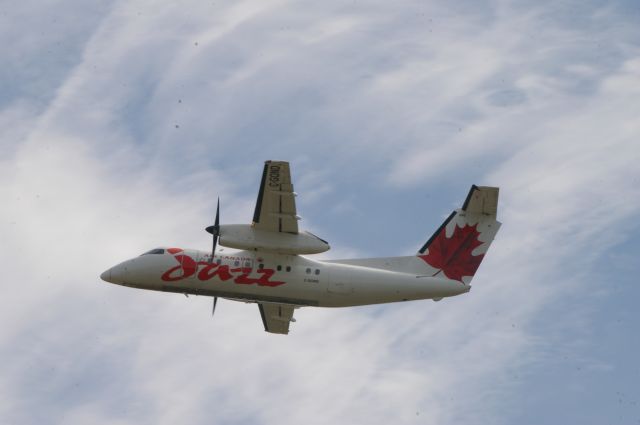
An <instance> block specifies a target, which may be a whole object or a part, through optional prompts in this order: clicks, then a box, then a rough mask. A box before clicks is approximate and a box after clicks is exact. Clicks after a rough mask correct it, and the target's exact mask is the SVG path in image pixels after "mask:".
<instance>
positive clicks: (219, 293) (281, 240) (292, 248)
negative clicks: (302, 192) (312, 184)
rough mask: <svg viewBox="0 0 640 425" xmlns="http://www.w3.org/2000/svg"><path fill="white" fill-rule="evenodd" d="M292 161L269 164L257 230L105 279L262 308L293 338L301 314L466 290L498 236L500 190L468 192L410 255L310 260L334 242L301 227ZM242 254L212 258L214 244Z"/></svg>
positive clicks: (265, 318)
mask: <svg viewBox="0 0 640 425" xmlns="http://www.w3.org/2000/svg"><path fill="white" fill-rule="evenodd" d="M296 196H297V194H296V193H295V192H294V191H293V184H292V180H291V172H290V167H289V163H288V162H286V161H266V162H265V164H264V170H263V173H262V180H261V182H260V190H259V192H258V199H257V202H256V206H255V212H254V216H253V223H252V224H228V225H226V224H225V225H221V224H220V199H218V204H217V207H216V215H215V219H214V224H213V225H211V226H209V227H207V228H206V229H205V230H206V231H207V232H208V233H210V234H211V235H212V236H213V246H212V249H211V251H210V252H209V251H206V252H205V251H199V250H194V249H182V248H173V247H165V248H155V249H152V250H150V251H148V252H145V253H144V254H142V255H140V256H139V257H136V258H133V259H130V260H127V261H124V262H123V263H120V264H118V265H116V266H114V267H111V268H110V269H108V270H106V271H105V272H104V273H102V274H101V276H100V277H101V278H102V280H104V281H106V282H109V283H113V284H117V285H122V286H128V287H132V288H139V289H148V290H153V291H164V292H175V293H182V294H185V295H186V296H188V295H189V294H194V295H204V296H211V297H213V309H212V314H213V313H215V309H216V305H217V302H218V298H224V299H229V300H234V301H241V302H246V303H256V304H257V305H258V308H259V311H260V316H261V318H262V323H263V325H264V330H265V331H266V332H270V333H274V334H288V333H289V325H290V323H291V322H295V319H294V317H293V314H294V310H295V309H297V308H300V307H351V306H361V305H369V304H382V303H393V302H399V301H410V300H423V299H432V300H434V301H440V300H441V299H443V298H445V297H453V296H456V295H461V294H465V293H467V292H469V290H470V289H471V286H470V283H471V280H472V279H473V277H474V275H475V274H476V271H477V270H478V267H479V266H480V263H481V262H482V260H483V258H484V256H485V254H486V252H487V250H488V249H489V246H490V245H491V242H492V241H493V239H494V237H495V236H496V233H497V232H498V230H499V229H500V225H501V223H500V222H498V221H497V220H496V217H497V207H498V188H497V187H487V186H475V185H473V186H471V189H470V191H469V193H468V195H467V197H466V199H465V201H464V203H463V205H462V208H459V209H456V210H454V211H453V212H452V213H451V214H450V215H449V216H448V217H447V218H446V220H445V221H444V222H443V223H442V225H441V226H440V227H438V229H437V230H436V231H435V233H434V234H433V235H432V236H431V237H430V238H429V239H428V240H427V241H426V242H425V244H424V245H423V246H422V247H421V248H420V249H419V250H418V252H417V253H416V254H415V255H413V256H399V257H388V258H363V259H345V260H325V261H319V260H315V259H312V258H309V257H307V255H311V254H319V253H322V252H326V251H328V250H329V249H330V246H329V243H328V242H327V241H325V240H323V239H321V238H319V237H318V236H316V235H314V234H313V233H311V232H308V231H304V230H301V229H299V227H298V221H299V220H300V217H299V216H298V215H297V209H296V202H295V199H296ZM218 244H219V245H221V246H224V247H227V248H234V249H238V250H240V251H237V252H233V253H228V254H227V253H223V252H222V251H221V252H218V253H217V252H216V248H217V245H218Z"/></svg>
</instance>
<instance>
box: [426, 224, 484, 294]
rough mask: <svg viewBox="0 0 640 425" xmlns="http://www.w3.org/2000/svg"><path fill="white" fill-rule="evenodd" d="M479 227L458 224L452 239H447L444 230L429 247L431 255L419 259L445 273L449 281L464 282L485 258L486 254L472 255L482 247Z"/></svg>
mask: <svg viewBox="0 0 640 425" xmlns="http://www.w3.org/2000/svg"><path fill="white" fill-rule="evenodd" d="M477 226H478V224H477V223H476V224H474V225H473V226H469V225H465V226H464V227H458V225H457V224H456V226H455V228H454V229H453V235H451V237H450V238H447V235H446V233H447V232H446V229H445V228H443V229H442V230H441V231H440V233H438V236H436V238H435V239H434V240H433V241H432V242H431V244H430V245H429V253H428V254H426V255H419V257H420V258H422V259H423V260H424V261H425V262H426V263H427V264H429V265H430V266H431V267H433V268H436V269H439V271H438V273H440V272H443V273H444V274H445V276H447V277H448V278H449V279H453V280H458V281H460V282H462V276H473V275H474V274H475V273H476V270H478V267H479V266H480V263H481V262H482V258H483V257H484V254H480V255H476V256H474V255H471V251H473V250H474V249H475V248H476V247H478V246H480V245H482V242H480V241H479V240H478V236H479V235H480V232H478V230H477V229H476V227H477ZM438 273H435V274H434V276H435V275H437V274H438Z"/></svg>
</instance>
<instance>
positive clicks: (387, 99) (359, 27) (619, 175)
mask: <svg viewBox="0 0 640 425" xmlns="http://www.w3.org/2000/svg"><path fill="white" fill-rule="evenodd" d="M639 18H640V5H639V4H638V3H637V2H633V1H628V2H625V1H553V2H550V1H539V2H525V1H522V2H520V1H480V2H479V1H473V2H472V1H460V2H446V1H420V2H412V1H397V2H383V1H369V2H361V1H360V2H358V1H337V0H329V1H325V2H310V1H298V2H294V1H286V0H260V1H258V0H245V1H234V2H228V1H199V0H185V1H182V2H160V1H142V0H132V1H123V0H111V1H107V0H99V1H94V2H85V1H80V0H45V1H41V0H40V1H35V0H25V1H21V2H9V1H3V2H1V3H0V40H2V41H3V43H1V44H0V57H1V58H2V67H0V148H2V155H1V156H0V197H1V199H2V200H3V202H2V204H1V205H2V207H1V208H0V240H1V241H2V243H0V255H1V256H2V258H3V259H4V261H3V262H2V268H3V279H2V283H1V285H0V291H1V292H0V323H2V325H0V365H1V366H0V422H1V423H3V424H11V425H13V424H16V425H17V424H20V425H23V424H42V423H48V424H65V425H74V424H83V425H84V424H87V423H91V424H105V425H129V424H154V425H156V424H160V425H162V424H175V423H188V424H205V423H206V424H211V423H215V424H265V425H271V424H298V423H309V424H325V423H367V424H388V423H396V424H438V425H447V424H458V423H466V424H470V425H473V424H484V425H486V424H513V423H518V424H524V425H528V424H531V425H533V424H539V423H581V424H593V425H601V424H634V423H640V390H639V387H638V385H637V383H638V381H639V380H640V365H639V364H638V362H637V358H638V355H639V354H640V342H638V338H636V337H635V336H636V335H637V333H638V332H637V324H638V323H639V322H640V312H639V311H638V309H637V305H636V304H637V300H638V299H639V297H640V290H639V289H638V282H637V276H638V275H639V274H640V261H638V258H639V256H640V244H639V243H638V237H639V236H640V225H639V224H638V220H637V217H638V216H639V214H640V167H639V166H638V164H639V163H640V142H639V139H640V120H638V117H639V116H640V103H639V102H638V99H640V27H639V26H638V25H637V22H638V19H639ZM268 159H274V160H286V161H290V162H291V169H292V175H293V179H294V186H295V190H296V192H297V193H298V194H299V196H298V198H297V205H298V212H299V215H301V216H302V221H301V227H303V228H306V229H308V230H311V231H312V232H314V233H315V234H317V235H319V236H320V237H322V238H323V239H326V240H328V241H329V242H330V243H331V246H332V249H331V251H329V252H327V253H326V254H322V255H321V256H320V258H328V259H339V258H354V257H376V256H393V255H412V254H413V253H415V252H416V251H417V249H418V248H419V247H420V246H421V245H422V244H423V243H424V241H425V240H426V239H427V238H428V237H429V236H430V235H431V233H432V232H433V231H434V230H435V229H436V228H437V227H438V225H439V224H440V223H441V222H442V221H443V219H444V218H445V217H446V216H447V215H448V214H449V213H450V212H451V210H452V209H454V208H457V207H459V206H460V205H461V203H462V202H463V200H464V197H465V196H466V193H467V191H468V189H469V187H470V185H471V184H478V185H492V186H499V187H500V205H499V212H498V218H499V220H500V221H501V222H502V223H503V226H502V228H501V230H500V233H499V234H498V236H497V238H496V240H495V242H494V244H493V245H492V247H491V250H490V252H489V254H488V255H487V256H486V258H485V261H484V262H483V264H482V266H481V267H480V269H479V271H478V273H477V274H476V276H475V279H474V282H473V289H472V291H471V292H470V293H469V294H466V295H463V296H460V297H455V298H451V299H446V300H443V301H441V302H439V303H433V302H431V301H416V302H409V303H401V304H390V305H382V306H367V307H358V308H350V309H320V308H304V309H300V310H297V311H296V318H297V322H296V323H293V324H292V326H291V333H290V334H289V335H288V336H286V337H284V336H278V335H271V334H267V333H265V332H264V331H263V328H262V324H261V321H260V318H259V314H258V311H257V308H256V307H255V306H254V305H250V304H241V303H235V302H231V301H224V300H223V301H222V302H220V303H219V304H218V307H217V310H216V316H215V318H214V319H212V318H211V315H210V309H211V299H210V298H206V297H189V298H185V297H184V296H182V295H179V294H168V293H155V292H150V291H142V290H134V289H131V288H125V287H120V286H116V285H111V284H107V283H105V282H103V281H101V280H100V279H99V275H100V273H101V272H102V271H104V270H106V269H107V268H109V267H111V266H112V265H114V264H116V263H118V262H121V261H123V260H125V259H128V258H130V257H133V256H136V255H139V254H140V253H142V252H145V251H147V250H149V249H151V248H154V247H157V246H180V247H185V248H194V249H202V250H206V249H208V247H209V246H210V239H209V238H210V236H209V235H208V234H206V233H205V232H204V231H203V229H204V227H206V226H207V225H209V224H211V222H212V219H213V214H214V211H215V202H216V199H217V198H218V197H220V199H221V219H222V223H228V224H230V223H248V222H249V221H250V220H251V217H252V211H253V207H254V202H255V198H256V194H257V190H258V185H259V180H260V176H261V171H262V164H263V161H265V160H268Z"/></svg>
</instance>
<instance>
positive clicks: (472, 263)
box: [417, 185, 500, 285]
mask: <svg viewBox="0 0 640 425" xmlns="http://www.w3.org/2000/svg"><path fill="white" fill-rule="evenodd" d="M497 210H498V188H497V187H487V186H476V185H473V186H471V190H470V191H469V194H468V195H467V198H466V200H465V201H464V204H463V205H462V208H459V209H457V210H455V211H453V212H452V213H451V215H449V217H447V219H446V220H445V221H444V223H442V225H441V226H440V227H439V228H438V230H436V231H435V233H434V234H433V235H432V236H431V237H430V238H429V240H427V242H426V243H425V244H424V245H423V246H422V248H420V250H419V251H418V253H417V257H418V258H419V259H420V260H421V261H422V262H423V263H422V264H421V266H420V267H421V268H422V269H423V270H424V275H428V276H438V277H446V278H448V279H451V280H457V281H459V282H462V283H464V284H465V285H468V284H469V283H470V282H471V279H473V276H474V275H475V274H476V271H477V270H478V267H480V263H481V262H482V260H483V259H484V256H485V255H486V253H487V250H488V249H489V246H491V242H492V241H493V239H494V237H495V236H496V233H498V230H499V229H500V222H499V221H497V220H496V214H497Z"/></svg>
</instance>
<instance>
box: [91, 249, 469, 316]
mask: <svg viewBox="0 0 640 425" xmlns="http://www.w3.org/2000/svg"><path fill="white" fill-rule="evenodd" d="M169 251H170V250H169ZM173 251H174V252H173V253H170V252H165V253H163V254H157V255H155V254H148V255H142V256H140V257H136V258H133V259H131V260H128V261H125V262H123V263H121V264H118V265H117V266H114V267H112V268H111V269H109V270H107V271H106V272H104V273H103V275H102V278H103V279H104V280H106V281H108V282H112V283H116V284H119V285H124V286H130V287H134V288H140V289H149V290H154V291H165V292H178V293H185V294H197V295H207V296H218V297H223V298H230V299H236V300H242V301H249V302H273V303H281V304H293V305H298V306H319V307H348V306H356V305H366V304H380V303H389V302H397V301H409V300H419V299H440V298H443V297H450V296H454V295H459V294H462V293H465V292H468V291H469V289H470V286H468V285H464V284H463V283H462V282H456V281H452V280H449V279H443V278H440V277H432V276H423V275H417V274H414V273H406V272H398V271H392V270H384V269H382V268H376V267H363V266H356V265H349V264H341V263H340V262H339V261H338V262H334V261H332V262H324V261H317V260H312V259H309V258H306V257H302V256H298V255H285V254H276V253H269V252H262V251H240V252H235V253H230V254H226V253H218V254H216V256H215V258H214V261H213V262H210V261H209V260H210V254H209V253H206V252H202V251H195V250H177V249H176V250H173Z"/></svg>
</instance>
